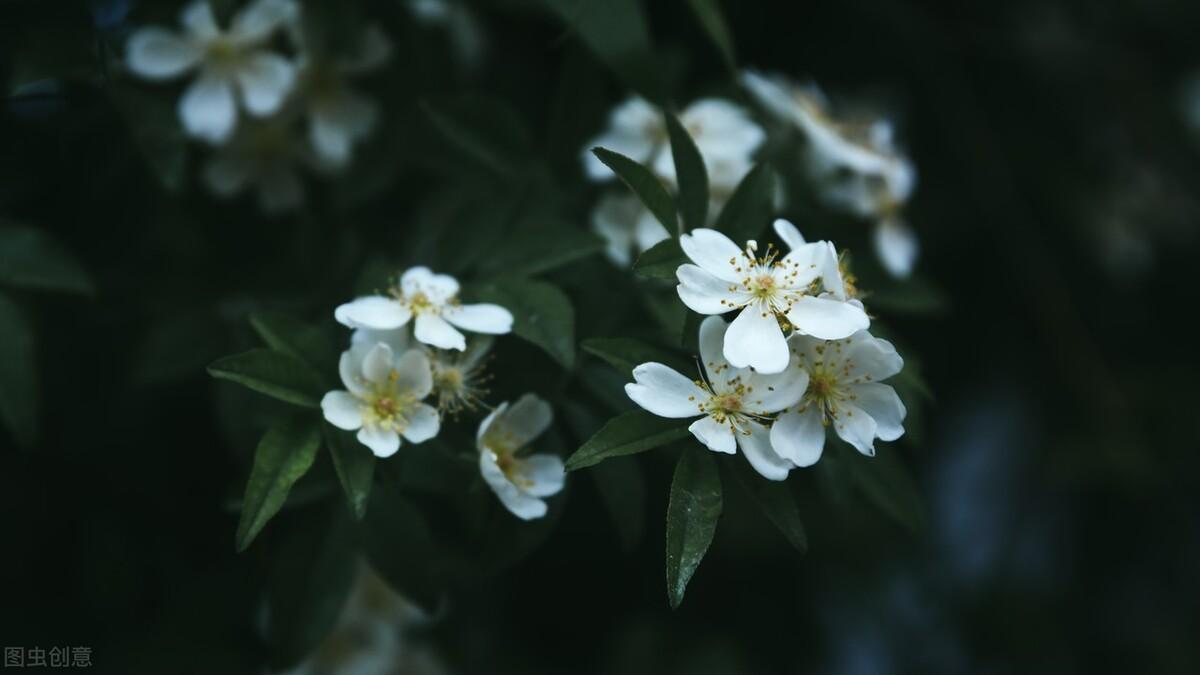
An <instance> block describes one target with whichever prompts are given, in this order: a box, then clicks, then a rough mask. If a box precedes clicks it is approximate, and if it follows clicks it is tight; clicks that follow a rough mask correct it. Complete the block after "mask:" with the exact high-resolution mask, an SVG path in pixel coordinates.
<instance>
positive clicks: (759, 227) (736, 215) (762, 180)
mask: <svg viewBox="0 0 1200 675" xmlns="http://www.w3.org/2000/svg"><path fill="white" fill-rule="evenodd" d="M774 216H775V172H774V171H773V170H772V169H771V167H769V166H767V165H766V164H759V165H758V166H756V167H754V169H753V170H751V171H750V173H748V174H746V177H745V178H743V179H742V182H741V183H739V184H738V186H737V189H736V190H734V192H733V196H731V197H730V198H729V201H728V202H727V203H726V204H725V208H723V209H721V215H720V216H718V217H717V224H716V229H718V230H720V231H721V232H724V233H725V234H727V235H729V238H730V239H732V240H733V241H734V242H737V243H739V244H741V243H744V242H745V241H746V240H747V239H754V238H755V237H757V236H758V235H759V234H761V233H762V231H763V228H765V227H766V226H767V223H769V222H771V219H772V218H773V217H774Z"/></svg>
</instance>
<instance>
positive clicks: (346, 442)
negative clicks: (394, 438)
mask: <svg viewBox="0 0 1200 675" xmlns="http://www.w3.org/2000/svg"><path fill="white" fill-rule="evenodd" d="M325 445H326V447H328V448H329V456H330V458H332V459H333V468H334V470H335V471H337V477H338V482H339V483H341V484H342V490H343V491H344V492H345V493H346V501H347V503H348V504H349V505H350V513H351V514H352V515H353V516H354V519H355V520H362V517H363V516H364V515H366V513H367V501H368V500H369V498H370V496H371V484H372V483H373V481H374V480H375V455H374V454H372V453H371V451H370V450H368V449H367V446H365V445H363V444H362V443H359V442H358V440H357V439H356V438H355V437H354V434H352V433H350V432H348V431H342V430H340V429H337V428H335V427H333V426H331V425H328V424H326V425H325Z"/></svg>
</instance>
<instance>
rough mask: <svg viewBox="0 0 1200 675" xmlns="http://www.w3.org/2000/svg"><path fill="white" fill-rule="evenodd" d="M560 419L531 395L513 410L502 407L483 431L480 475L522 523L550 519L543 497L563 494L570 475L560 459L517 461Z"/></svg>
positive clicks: (479, 442)
mask: <svg viewBox="0 0 1200 675" xmlns="http://www.w3.org/2000/svg"><path fill="white" fill-rule="evenodd" d="M553 418H554V413H553V411H551V410H550V404H549V403H546V402H545V401H543V400H542V399H540V398H538V397H537V396H534V395H533V394H525V395H524V396H522V397H521V398H519V399H517V402H516V403H514V404H512V406H511V407H510V406H509V405H508V403H507V402H505V403H501V404H500V406H499V407H497V408H496V409H495V410H493V411H492V413H491V414H490V415H488V416H487V417H486V418H485V419H484V420H483V422H482V423H480V425H479V433H478V434H476V437H475V444H476V446H477V447H478V448H479V472H480V473H481V474H483V479H484V480H485V481H487V484H488V485H489V486H490V487H491V488H492V491H493V492H495V493H496V496H497V497H499V498H500V502H501V503H503V504H504V507H505V508H506V509H508V510H509V511H511V512H512V514H513V515H514V516H516V517H518V518H520V519H521V520H533V519H534V518H541V517H542V516H544V515H546V502H545V501H544V500H543V499H542V497H549V496H551V495H554V494H557V493H558V492H559V491H561V490H562V489H563V483H564V482H565V481H566V477H567V474H566V471H565V470H564V469H563V463H562V460H561V459H559V458H558V456H556V455H549V454H541V455H525V456H520V457H518V456H517V452H518V451H519V450H521V449H522V448H524V447H525V446H527V445H529V443H530V441H532V440H533V439H535V438H537V437H538V436H540V435H542V432H543V431H545V430H546V427H548V426H550V421H551V420H552V419H553Z"/></svg>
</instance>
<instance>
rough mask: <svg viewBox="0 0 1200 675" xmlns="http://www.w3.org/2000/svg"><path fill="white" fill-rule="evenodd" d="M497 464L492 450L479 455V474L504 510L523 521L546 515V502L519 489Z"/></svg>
mask: <svg viewBox="0 0 1200 675" xmlns="http://www.w3.org/2000/svg"><path fill="white" fill-rule="evenodd" d="M496 462H497V458H496V454H495V453H493V452H492V451H491V450H483V451H481V452H480V453H479V473H480V474H481V475H482V476H483V480H484V481H486V482H487V484H488V486H489V487H491V488H492V492H495V493H496V496H497V497H499V498H500V503H501V504H504V508H506V509H508V510H509V512H510V513H512V514H513V515H514V516H516V517H518V518H520V519H521V520H533V519H534V518H541V517H542V516H544V515H546V502H544V501H542V500H541V499H538V498H537V497H534V496H532V495H528V494H525V493H524V492H522V491H521V490H520V489H518V488H517V486H516V485H513V484H512V482H511V481H509V480H508V476H505V475H504V471H502V470H501V469H500V466H499V464H497V463H496Z"/></svg>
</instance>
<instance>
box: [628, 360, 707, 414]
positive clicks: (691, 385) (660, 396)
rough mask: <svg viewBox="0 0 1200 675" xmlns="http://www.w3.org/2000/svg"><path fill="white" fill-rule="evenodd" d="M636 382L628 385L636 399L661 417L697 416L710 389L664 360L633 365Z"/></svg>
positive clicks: (631, 397) (630, 396)
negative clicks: (702, 387) (666, 363)
mask: <svg viewBox="0 0 1200 675" xmlns="http://www.w3.org/2000/svg"><path fill="white" fill-rule="evenodd" d="M633 379H634V380H636V384H633V383H631V384H627V385H625V393H626V394H627V395H628V396H629V398H630V399H632V400H633V402H634V403H636V404H638V405H640V406H641V407H643V408H645V409H646V410H648V411H649V412H652V413H654V414H655V415H658V416H659V417H673V418H684V417H695V416H697V415H700V414H701V411H700V406H701V405H702V404H703V403H704V402H705V401H707V400H708V396H709V395H708V393H707V392H705V391H704V390H703V389H701V388H700V387H698V386H696V383H695V382H693V381H691V380H689V379H688V378H686V377H684V376H683V375H680V374H679V373H677V372H675V371H674V370H672V369H670V368H668V367H667V366H664V365H663V364H661V363H643V364H642V365H640V366H638V367H637V368H634V369H633Z"/></svg>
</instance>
